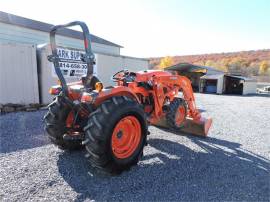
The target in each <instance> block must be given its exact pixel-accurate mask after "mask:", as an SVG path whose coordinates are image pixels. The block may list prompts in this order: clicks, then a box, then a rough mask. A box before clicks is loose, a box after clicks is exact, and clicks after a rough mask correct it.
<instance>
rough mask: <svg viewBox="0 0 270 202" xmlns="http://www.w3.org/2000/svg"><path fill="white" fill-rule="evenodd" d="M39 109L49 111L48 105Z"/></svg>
mask: <svg viewBox="0 0 270 202" xmlns="http://www.w3.org/2000/svg"><path fill="white" fill-rule="evenodd" d="M39 109H40V110H47V109H48V106H47V105H46V106H43V107H40V108H39Z"/></svg>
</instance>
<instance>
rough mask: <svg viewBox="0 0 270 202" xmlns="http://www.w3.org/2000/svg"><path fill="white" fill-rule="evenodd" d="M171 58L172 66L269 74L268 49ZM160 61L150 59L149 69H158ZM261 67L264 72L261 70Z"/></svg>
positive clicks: (253, 74)
mask: <svg viewBox="0 0 270 202" xmlns="http://www.w3.org/2000/svg"><path fill="white" fill-rule="evenodd" d="M171 58H172V64H177V63H181V62H187V63H191V64H196V65H203V66H210V67H214V68H216V69H220V70H223V71H225V72H231V73H235V72H237V73H239V74H242V75H244V76H258V75H268V74H269V73H270V72H269V71H270V49H265V50H251V51H241V52H231V53H213V54H202V55H186V56H173V57H171ZM161 59H162V58H150V68H152V69H158V68H160V66H159V64H160V61H161ZM262 66H263V67H264V70H266V71H263V70H262V69H261V68H262ZM260 67H261V68H260Z"/></svg>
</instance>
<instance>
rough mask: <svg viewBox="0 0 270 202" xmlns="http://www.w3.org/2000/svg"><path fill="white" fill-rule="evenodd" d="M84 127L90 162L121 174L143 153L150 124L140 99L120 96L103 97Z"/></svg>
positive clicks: (134, 163) (110, 171)
mask: <svg viewBox="0 0 270 202" xmlns="http://www.w3.org/2000/svg"><path fill="white" fill-rule="evenodd" d="M84 131H85V141H83V144H84V145H85V148H86V152H87V154H86V158H88V159H89V161H90V163H91V165H92V166H93V167H97V168H99V169H102V170H103V171H106V172H109V173H112V174H120V173H121V172H122V171H124V170H128V169H129V168H130V167H131V166H133V165H136V164H137V163H138V161H139V160H140V158H141V157H142V155H143V148H144V146H145V145H146V136H147V132H148V124H147V120H146V115H145V113H144V110H143V109H142V107H141V106H140V105H139V103H137V102H136V101H134V100H133V99H131V98H129V97H125V96H117V97H112V98H110V99H108V100H106V101H104V102H103V103H102V104H101V105H100V106H99V107H98V108H97V109H96V110H95V111H94V112H93V113H91V114H90V116H89V120H88V124H87V126H86V127H85V128H84Z"/></svg>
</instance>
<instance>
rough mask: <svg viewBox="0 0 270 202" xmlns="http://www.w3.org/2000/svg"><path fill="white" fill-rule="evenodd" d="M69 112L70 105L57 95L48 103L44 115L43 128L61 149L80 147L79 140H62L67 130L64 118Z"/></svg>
mask: <svg viewBox="0 0 270 202" xmlns="http://www.w3.org/2000/svg"><path fill="white" fill-rule="evenodd" d="M70 112H71V107H70V106H69V105H68V104H66V103H65V102H64V101H63V97H61V96H57V97H56V98H55V100H54V101H53V102H52V103H51V104H50V105H49V108H48V112H47V113H46V115H45V116H44V122H45V126H44V129H45V131H46V132H47V134H48V137H49V139H50V141H51V142H52V143H53V144H55V145H57V146H58V147H59V148H60V149H63V150H77V149H81V148H82V144H81V140H68V141H67V140H64V138H63V137H64V135H65V134H66V133H67V132H68V128H67V127H66V119H67V116H68V114H69V113H70Z"/></svg>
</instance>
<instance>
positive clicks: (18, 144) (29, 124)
mask: <svg viewBox="0 0 270 202" xmlns="http://www.w3.org/2000/svg"><path fill="white" fill-rule="evenodd" d="M44 114H45V112H43V111H36V112H17V113H10V114H5V115H1V116H0V138H1V141H0V153H9V152H15V151H18V150H24V149H31V148H35V147H41V146H43V145H46V144H49V140H48V138H47V136H46V135H45V134H44V130H43V120H42V118H43V115H44Z"/></svg>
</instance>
